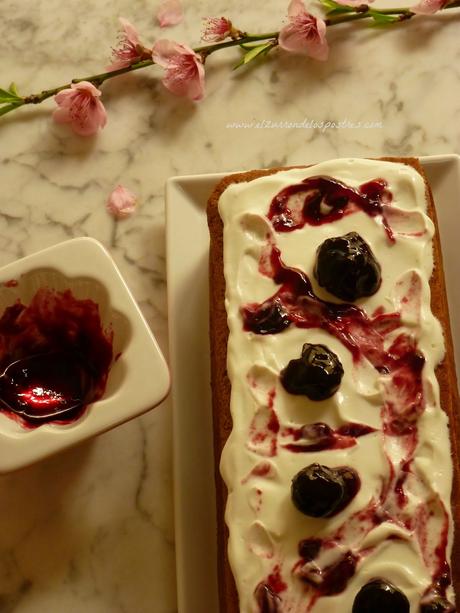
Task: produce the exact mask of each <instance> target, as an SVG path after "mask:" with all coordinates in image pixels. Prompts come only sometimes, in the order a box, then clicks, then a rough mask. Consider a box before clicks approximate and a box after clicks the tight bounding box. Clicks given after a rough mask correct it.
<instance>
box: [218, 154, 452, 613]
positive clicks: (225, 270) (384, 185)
mask: <svg viewBox="0 0 460 613" xmlns="http://www.w3.org/2000/svg"><path fill="white" fill-rule="evenodd" d="M208 222H209V227H210V235H211V251H210V317H211V363H212V394H213V417H214V440H215V455H216V488H217V515H218V527H219V532H218V551H219V559H218V568H219V590H220V603H221V613H237V612H241V613H287V612H289V613H300V612H302V613H303V612H306V611H312V612H313V613H331V612H336V611H337V612H344V613H348V612H353V613H366V611H373V613H379V611H388V612H390V611H391V612H392V613H393V612H394V613H400V612H401V613H405V612H406V613H409V611H410V612H411V613H413V612H419V611H420V612H421V613H429V612H438V611H441V612H442V611H444V612H446V611H450V612H452V611H455V608H454V600H455V597H454V589H456V590H457V592H458V588H459V587H460V585H459V567H460V558H459V555H460V553H459V550H458V540H457V539H454V526H455V524H457V526H458V525H459V524H458V520H459V501H458V496H459V494H458V469H457V466H458V461H459V455H458V451H457V441H458V435H459V419H458V400H457V387H456V379H455V368H454V362H453V351H452V342H451V337H450V330H449V319H448V310H447V300H446V293H445V287H444V280H443V271H442V260H441V251H440V244H439V238H438V234H437V232H436V218H435V210H434V205H433V201H432V196H431V192H430V189H429V186H428V184H427V182H426V179H425V177H424V175H423V171H422V169H421V166H420V164H419V162H418V161H417V160H416V159H381V160H359V159H342V160H332V161H328V162H323V163H320V164H317V165H315V166H309V167H303V168H290V169H282V168H281V169H272V170H266V171H252V172H247V173H242V174H237V175H230V176H228V177H227V178H225V179H224V180H223V181H221V182H220V183H219V185H218V186H217V187H216V189H215V191H214V193H213V194H212V196H211V198H210V200H209V204H208ZM449 432H450V434H449ZM219 458H221V461H220V472H221V474H222V477H223V480H222V478H221V477H220V474H219V471H218V470H217V464H218V462H219ZM224 516H225V523H224Z"/></svg>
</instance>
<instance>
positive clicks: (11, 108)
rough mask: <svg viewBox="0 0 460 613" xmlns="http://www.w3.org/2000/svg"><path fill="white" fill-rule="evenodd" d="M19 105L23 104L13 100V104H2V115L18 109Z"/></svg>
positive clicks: (0, 113) (0, 107)
mask: <svg viewBox="0 0 460 613" xmlns="http://www.w3.org/2000/svg"><path fill="white" fill-rule="evenodd" d="M19 106H22V105H21V104H15V103H14V102H12V103H11V104H4V105H3V106H0V116H1V115H6V114H7V113H9V112H10V111H14V109H17V108H18V107H19Z"/></svg>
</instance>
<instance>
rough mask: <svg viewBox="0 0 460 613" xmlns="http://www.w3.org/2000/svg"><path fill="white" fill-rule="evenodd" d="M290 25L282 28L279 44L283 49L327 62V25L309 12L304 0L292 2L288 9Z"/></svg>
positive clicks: (292, 0) (293, 0)
mask: <svg viewBox="0 0 460 613" xmlns="http://www.w3.org/2000/svg"><path fill="white" fill-rule="evenodd" d="M288 18H289V23H288V24H287V25H285V26H284V27H283V28H281V31H280V34H279V38H278V42H279V45H280V47H281V48H282V49H285V50H286V51H291V52H292V53H301V54H303V55H309V56H310V57H312V58H314V59H315V60H327V56H328V54H329V46H328V44H327V40H326V24H325V22H324V21H323V20H322V19H319V18H318V17H315V16H314V15H311V14H310V13H308V12H307V10H306V9H305V5H304V3H303V1H302V0H291V2H290V4H289V7H288Z"/></svg>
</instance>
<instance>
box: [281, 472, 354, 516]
mask: <svg viewBox="0 0 460 613" xmlns="http://www.w3.org/2000/svg"><path fill="white" fill-rule="evenodd" d="M360 486H361V480H360V478H359V476H358V474H357V472H356V471H355V470H354V469H353V468H350V467H349V466H338V467H335V468H330V467H329V466H323V465H322V464H310V465H309V466H306V467H305V468H303V469H302V470H300V471H299V472H298V473H297V474H296V475H295V477H294V478H293V480H292V484H291V498H292V502H293V503H294V505H295V507H296V508H297V509H298V510H299V511H300V512H301V513H303V514H304V515H308V516H309V517H324V518H326V517H333V516H334V515H337V513H339V512H340V511H342V510H343V509H344V508H345V507H346V506H347V505H348V504H349V503H350V502H351V500H353V498H354V497H355V496H356V494H357V493H358V491H359V488H360Z"/></svg>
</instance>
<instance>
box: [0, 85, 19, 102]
mask: <svg viewBox="0 0 460 613" xmlns="http://www.w3.org/2000/svg"><path fill="white" fill-rule="evenodd" d="M19 100H21V98H20V97H19V96H18V95H17V94H15V93H14V92H11V91H8V90H6V89H2V88H1V87H0V104H2V103H3V102H18V101H19Z"/></svg>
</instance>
